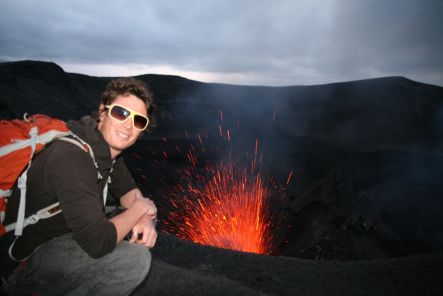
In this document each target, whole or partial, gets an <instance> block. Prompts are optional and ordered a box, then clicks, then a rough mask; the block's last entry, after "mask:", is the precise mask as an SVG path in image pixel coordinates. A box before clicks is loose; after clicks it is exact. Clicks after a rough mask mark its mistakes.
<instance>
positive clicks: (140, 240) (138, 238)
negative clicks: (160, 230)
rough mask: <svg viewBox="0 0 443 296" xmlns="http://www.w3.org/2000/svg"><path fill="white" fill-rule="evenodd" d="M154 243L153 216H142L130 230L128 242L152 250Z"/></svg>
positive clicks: (155, 234) (155, 235)
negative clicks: (130, 234)
mask: <svg viewBox="0 0 443 296" xmlns="http://www.w3.org/2000/svg"><path fill="white" fill-rule="evenodd" d="M151 202H152V201H151ZM154 207H155V206H154ZM155 214H157V209H155ZM156 241H157V231H156V230H155V220H154V219H153V216H148V215H143V217H141V218H140V220H138V221H137V223H136V224H135V225H134V227H133V228H132V236H131V239H130V240H129V242H131V243H136V244H140V245H144V246H145V247H148V248H152V247H154V245H155V242H156Z"/></svg>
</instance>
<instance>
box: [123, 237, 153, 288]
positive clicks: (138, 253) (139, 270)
mask: <svg viewBox="0 0 443 296" xmlns="http://www.w3.org/2000/svg"><path fill="white" fill-rule="evenodd" d="M124 243H126V246H125V249H127V250H126V253H127V254H125V258H128V262H127V264H128V269H129V270H131V275H132V276H133V277H134V281H136V282H138V283H141V282H142V281H143V280H144V279H145V278H146V276H147V275H148V273H149V269H150V267H151V261H152V257H151V252H149V249H147V248H145V247H143V246H141V245H137V244H132V243H127V242H124Z"/></svg>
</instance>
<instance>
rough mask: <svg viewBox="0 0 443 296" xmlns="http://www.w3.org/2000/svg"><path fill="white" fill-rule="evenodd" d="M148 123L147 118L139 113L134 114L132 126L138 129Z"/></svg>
mask: <svg viewBox="0 0 443 296" xmlns="http://www.w3.org/2000/svg"><path fill="white" fill-rule="evenodd" d="M147 124H148V119H147V118H145V117H143V116H140V115H135V116H134V126H135V127H136V128H138V129H144V128H145V127H146V126H147Z"/></svg>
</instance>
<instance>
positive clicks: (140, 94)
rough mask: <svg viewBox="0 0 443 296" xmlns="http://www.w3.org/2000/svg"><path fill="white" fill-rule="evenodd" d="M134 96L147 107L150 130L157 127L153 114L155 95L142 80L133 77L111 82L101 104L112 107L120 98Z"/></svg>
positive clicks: (106, 88) (104, 92)
mask: <svg viewBox="0 0 443 296" xmlns="http://www.w3.org/2000/svg"><path fill="white" fill-rule="evenodd" d="M126 95H134V96H136V97H137V98H139V99H140V100H142V101H143V102H144V103H145V105H146V111H147V114H148V118H149V126H148V128H147V130H150V129H151V128H152V127H154V126H155V125H156V121H155V118H154V116H153V113H154V111H155V109H156V108H155V105H154V103H153V95H152V93H151V91H150V90H149V88H148V86H147V85H146V84H145V83H144V82H143V81H141V80H139V79H136V78H132V77H123V78H118V79H115V80H111V81H110V82H109V83H108V84H107V85H106V87H105V89H104V91H103V93H102V95H101V103H102V104H103V105H105V106H106V105H111V104H112V103H113V102H114V101H115V99H116V98H117V97H119V96H126Z"/></svg>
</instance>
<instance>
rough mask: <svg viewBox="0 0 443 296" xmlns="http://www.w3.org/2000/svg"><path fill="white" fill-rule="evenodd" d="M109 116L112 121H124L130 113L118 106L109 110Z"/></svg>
mask: <svg viewBox="0 0 443 296" xmlns="http://www.w3.org/2000/svg"><path fill="white" fill-rule="evenodd" d="M110 114H111V116H112V117H113V118H114V119H117V120H119V121H125V120H126V119H127V118H128V117H129V115H131V112H129V111H128V110H126V109H125V108H122V107H120V106H113V107H112V108H111V110H110Z"/></svg>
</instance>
